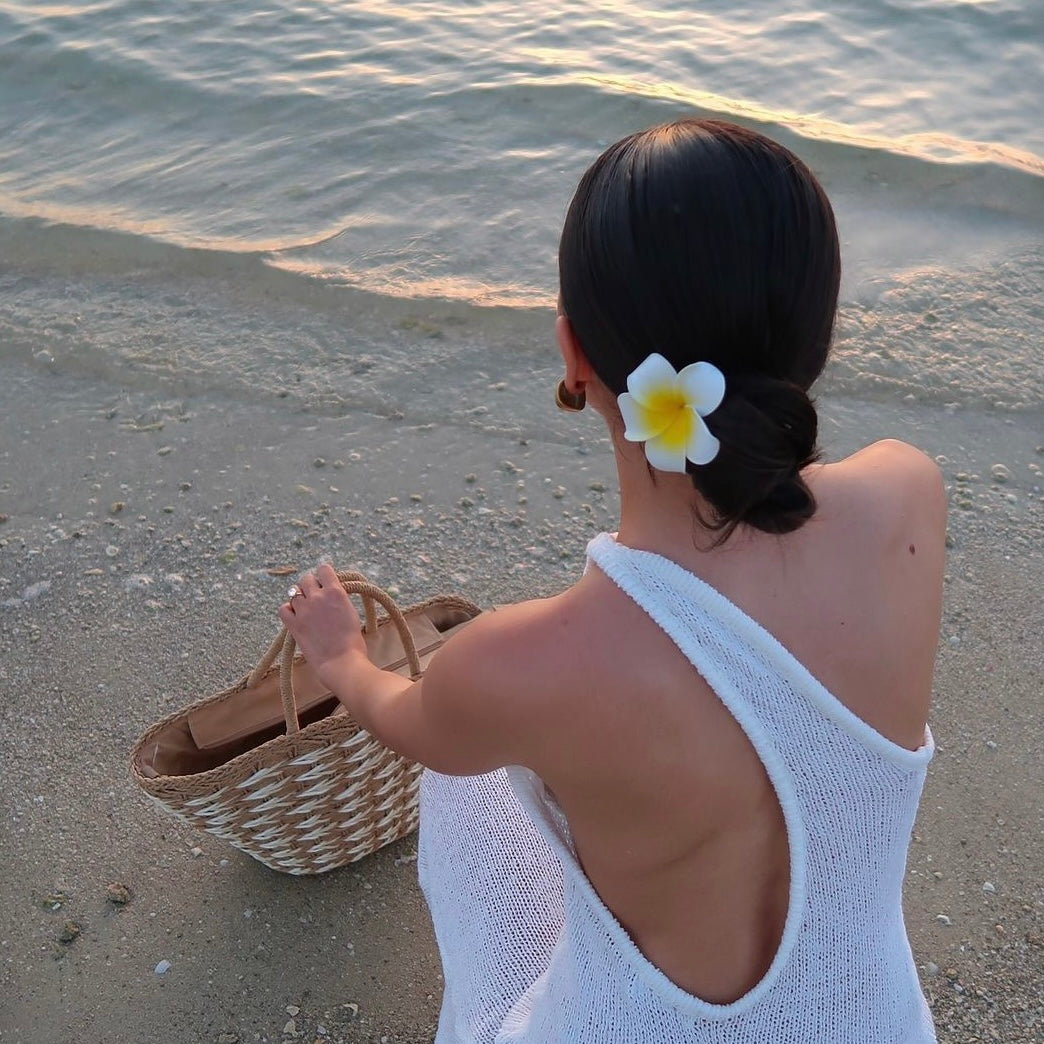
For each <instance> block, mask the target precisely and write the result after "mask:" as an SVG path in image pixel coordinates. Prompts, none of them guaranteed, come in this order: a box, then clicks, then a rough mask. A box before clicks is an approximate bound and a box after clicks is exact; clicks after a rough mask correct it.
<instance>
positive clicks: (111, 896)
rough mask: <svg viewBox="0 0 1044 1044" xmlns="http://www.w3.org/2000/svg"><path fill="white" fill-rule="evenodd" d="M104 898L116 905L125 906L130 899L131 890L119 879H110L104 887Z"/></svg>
mask: <svg viewBox="0 0 1044 1044" xmlns="http://www.w3.org/2000/svg"><path fill="white" fill-rule="evenodd" d="M105 898H106V899H108V900H109V902H110V903H113V904H115V905H116V906H126V905H127V904H128V903H129V902H130V901H131V890H130V889H129V888H128V887H127V886H126V885H125V884H123V883H122V882H121V881H112V882H111V883H110V884H109V886H108V887H107V888H106V889H105Z"/></svg>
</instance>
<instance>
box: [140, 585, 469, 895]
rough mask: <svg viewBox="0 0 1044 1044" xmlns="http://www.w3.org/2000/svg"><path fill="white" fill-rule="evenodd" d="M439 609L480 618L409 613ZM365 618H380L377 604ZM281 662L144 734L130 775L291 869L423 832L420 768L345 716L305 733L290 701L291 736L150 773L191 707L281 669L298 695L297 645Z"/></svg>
mask: <svg viewBox="0 0 1044 1044" xmlns="http://www.w3.org/2000/svg"><path fill="white" fill-rule="evenodd" d="M349 575H350V574H342V582H343V583H344V586H345V589H346V590H348V591H349V592H350V593H365V594H366V595H367V596H371V595H372V596H373V597H374V598H375V599H376V600H377V601H380V602H381V603H382V604H384V605H385V607H386V608H388V609H389V610H390V617H391V619H390V620H382V621H381V625H382V626H388V625H389V623H395V619H396V617H397V616H400V613H401V612H403V611H400V610H399V609H398V607H396V606H394V603H392V602H391V599H390V597H389V596H388V595H386V594H385V593H384V592H383V591H380V589H377V588H373V586H372V585H370V584H369V583H368V582H366V581H364V580H357V579H355V577H354V575H350V576H351V579H347V580H346V579H344V577H345V576H349ZM363 585H365V590H362V591H361V590H360V589H361V588H363ZM389 603H391V604H390V605H389ZM432 610H439V611H442V612H444V611H447V610H448V611H449V612H451V613H454V614H456V615H457V616H458V617H459V618H460V619H462V620H466V619H468V618H470V617H474V616H477V615H478V613H479V609H478V607H477V606H475V605H473V604H472V603H471V602H468V601H466V600H465V599H462V598H458V597H455V596H448V597H446V598H435V599H431V600H430V601H428V602H425V603H423V605H421V606H414V607H412V608H411V609H407V610H404V612H405V613H406V614H409V613H413V612H419V611H420V612H430V611H432ZM367 617H368V618H369V619H370V620H371V621H374V620H375V619H376V618H375V616H374V615H373V613H372V607H371V606H367ZM400 618H401V617H400ZM400 636H402V637H403V640H404V644H406V645H407V646H409V645H412V639H411V638H410V637H409V631H408V629H407V630H405V631H403V629H402V628H400ZM276 644H278V642H277V643H276ZM273 648H275V646H274V647H273ZM275 659H276V656H275V655H274V654H273V650H271V649H270V650H269V652H268V653H267V654H266V655H265V657H263V659H262V666H264V667H266V668H267V670H265V672H264V673H263V674H262V675H261V676H260V678H259V677H258V672H257V670H255V671H253V672H251V674H249V675H247V676H246V677H245V678H244V679H243V680H242V681H240V682H239V683H238V684H237V685H234V686H232V687H231V688H229V689H226V690H224V691H223V692H220V693H217V694H216V695H213V696H209V697H207V698H205V699H203V700H199V701H197V702H196V703H193V704H192V705H191V706H189V707H187V708H185V709H183V710H181V711H178V712H177V713H176V714H173V715H171V716H170V717H168V718H165V719H164V720H163V721H160V722H158V723H157V724H155V725H153V726H152V727H151V728H150V729H149V730H148V731H147V732H145V733H144V734H143V735H142V736H141V738H140V739H139V740H138V742H137V743H136V744H135V746H134V750H133V751H132V754H131V772H132V774H133V776H134V778H135V780H136V782H137V783H138V785H139V786H140V787H141V788H142V789H143V790H144V791H145V793H146V794H147V795H148V796H149V797H150V798H152V799H153V801H155V802H156V803H157V804H158V805H160V806H161V807H162V808H164V809H166V810H167V811H168V812H171V813H173V814H174V815H175V816H176V817H177V818H178V819H179V820H180V821H181V822H183V823H186V824H187V825H189V826H192V827H196V828H199V829H202V830H205V831H206V832H207V833H210V834H213V835H214V836H215V837H219V838H221V839H222V840H224V841H228V842H229V843H230V844H232V845H233V846H234V847H236V848H238V849H240V850H241V851H243V852H246V853H247V854H248V855H251V856H253V857H254V858H255V859H257V860H259V861H260V862H262V863H264V864H265V866H268V867H271V868H272V869H273V870H279V871H282V872H283V873H289V874H320V873H324V872H326V871H328V870H333V869H335V868H336V867H340V866H344V865H346V864H348V863H352V862H355V861H357V860H359V859H362V858H363V857H364V856H367V855H370V854H372V853H373V852H375V851H377V850H378V849H379V848H382V847H383V846H384V845H387V844H390V843H391V842H393V841H397V840H398V839H399V838H401V837H404V836H405V835H406V834H408V833H409V832H410V831H411V830H413V829H414V828H415V827H416V826H417V818H418V812H417V797H418V789H419V785H420V774H421V766H420V765H418V764H417V763H415V762H413V761H410V760H408V759H407V758H404V757H402V756H401V755H399V754H397V753H395V752H394V751H392V750H390V749H388V748H387V747H385V746H384V745H383V744H381V743H380V742H379V741H378V740H376V739H375V738H374V737H373V736H371V735H370V734H369V733H368V732H366V731H365V730H363V729H362V728H360V727H359V725H358V724H357V723H356V722H355V721H354V720H353V719H352V717H351V716H350V715H348V714H345V713H339V714H335V715H331V716H329V717H325V718H322V719H320V720H319V721H316V722H313V723H312V724H310V725H306V726H305V727H304V728H300V729H299V728H298V727H297V715H296V712H294V711H293V707H292V705H291V709H290V710H289V711H288V713H287V732H286V734H285V735H281V736H277V737H276V738H275V739H271V740H269V741H268V742H266V743H262V744H261V745H260V746H258V747H255V748H253V749H252V750H249V751H247V752H246V753H244V754H241V755H239V756H238V757H235V758H233V759H232V760H230V761H228V762H226V763H224V764H221V765H218V766H217V767H215V768H211V769H207V770H206V771H202V772H195V773H192V774H189V775H159V776H156V775H150V774H149V772H148V771H147V770H146V769H145V766H147V765H148V764H149V757H150V755H149V752H150V751H151V750H152V749H153V748H154V747H155V745H156V743H157V741H159V740H160V739H161V738H162V736H163V735H164V733H165V732H167V731H168V730H170V729H171V728H172V727H175V726H177V725H178V724H179V723H181V722H183V721H185V720H186V719H187V718H188V716H189V715H190V714H191V713H192V712H193V711H197V710H199V709H200V708H202V707H206V706H207V705H208V704H212V703H215V702H219V701H221V700H224V699H227V698H228V697H229V696H230V695H232V694H236V693H240V692H242V691H243V690H244V689H247V688H250V687H252V686H253V685H256V684H257V683H258V681H259V680H262V679H264V678H266V677H267V676H268V675H270V674H272V673H274V672H275V671H276V670H279V671H280V679H281V683H282V684H281V687H282V688H283V689H284V691H285V692H286V693H287V694H289V695H290V696H291V697H292V686H291V684H290V678H291V670H290V665H291V661H292V659H293V645H292V643H291V642H286V643H285V644H284V645H283V646H282V655H281V656H279V661H280V663H279V666H278V667H276V666H272V665H271V664H272V661H273V660H275ZM266 661H267V662H266Z"/></svg>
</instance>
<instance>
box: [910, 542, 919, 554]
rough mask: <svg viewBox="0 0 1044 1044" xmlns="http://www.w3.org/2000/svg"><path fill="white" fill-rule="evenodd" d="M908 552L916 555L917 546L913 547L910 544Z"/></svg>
mask: <svg viewBox="0 0 1044 1044" xmlns="http://www.w3.org/2000/svg"><path fill="white" fill-rule="evenodd" d="M910 554H911V555H916V554H917V548H915V547H914V546H913V544H911V545H910Z"/></svg>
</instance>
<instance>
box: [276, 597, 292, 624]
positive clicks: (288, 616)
mask: <svg viewBox="0 0 1044 1044" xmlns="http://www.w3.org/2000/svg"><path fill="white" fill-rule="evenodd" d="M277 612H278V614H279V619H280V620H281V621H282V624H283V626H284V627H286V628H287V629H288V630H289V628H290V625H291V624H292V623H293V622H294V617H295V615H296V614H295V613H294V607H293V606H292V605H291V604H290V603H289V602H284V603H283V604H282V605H281V606H280V607H279V609H278V610H277Z"/></svg>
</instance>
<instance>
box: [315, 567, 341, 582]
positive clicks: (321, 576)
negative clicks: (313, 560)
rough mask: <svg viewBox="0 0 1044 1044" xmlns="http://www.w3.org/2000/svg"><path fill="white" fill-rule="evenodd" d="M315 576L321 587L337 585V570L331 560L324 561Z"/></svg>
mask: <svg viewBox="0 0 1044 1044" xmlns="http://www.w3.org/2000/svg"><path fill="white" fill-rule="evenodd" d="M315 576H316V580H317V582H318V584H319V586H320V587H331V586H332V587H335V586H336V585H337V583H338V580H337V570H336V569H334V567H333V566H332V565H330V563H329V562H324V563H323V564H322V565H321V566H320V567H319V568H318V569H317V570H316V571H315Z"/></svg>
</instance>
